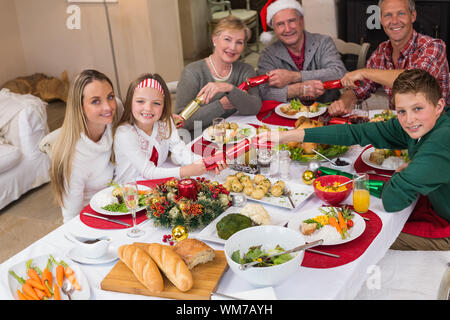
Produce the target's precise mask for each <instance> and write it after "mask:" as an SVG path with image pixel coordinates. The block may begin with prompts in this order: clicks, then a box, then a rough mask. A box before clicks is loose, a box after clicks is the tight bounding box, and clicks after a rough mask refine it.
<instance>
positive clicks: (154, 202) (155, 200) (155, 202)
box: [150, 198, 160, 204]
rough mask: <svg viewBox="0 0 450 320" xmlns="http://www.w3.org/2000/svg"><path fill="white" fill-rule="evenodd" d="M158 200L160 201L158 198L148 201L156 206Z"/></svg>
mask: <svg viewBox="0 0 450 320" xmlns="http://www.w3.org/2000/svg"><path fill="white" fill-rule="evenodd" d="M159 200H160V199H159V198H152V199H151V200H150V201H151V203H152V204H157V203H159V202H160V201H159Z"/></svg>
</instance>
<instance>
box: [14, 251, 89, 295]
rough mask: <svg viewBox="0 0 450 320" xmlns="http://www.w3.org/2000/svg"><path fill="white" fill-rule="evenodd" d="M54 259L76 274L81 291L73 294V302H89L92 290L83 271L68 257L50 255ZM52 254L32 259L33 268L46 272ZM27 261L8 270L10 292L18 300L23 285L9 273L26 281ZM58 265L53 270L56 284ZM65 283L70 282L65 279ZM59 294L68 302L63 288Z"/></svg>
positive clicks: (75, 291)
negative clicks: (67, 266) (62, 262)
mask: <svg viewBox="0 0 450 320" xmlns="http://www.w3.org/2000/svg"><path fill="white" fill-rule="evenodd" d="M50 254H51V255H52V256H53V258H55V260H56V261H58V262H59V261H60V260H64V262H66V263H67V264H68V265H69V267H71V268H72V270H73V272H74V273H75V277H76V279H77V281H78V283H79V284H80V287H81V290H79V291H78V290H74V292H73V294H72V299H73V300H88V299H89V298H90V296H91V289H90V287H89V282H88V280H87V278H86V276H85V275H84V273H83V272H82V271H81V269H80V267H78V266H77V265H76V264H75V262H73V261H72V260H70V259H69V258H67V257H64V256H62V257H61V256H59V255H57V254H52V253H50ZM50 254H46V255H42V256H38V257H31V259H32V263H31V265H32V266H37V267H39V269H41V270H44V269H45V267H46V266H47V261H48V258H49V257H50ZM28 260H29V259H27V260H26V261H28ZM26 261H22V262H20V263H18V264H16V265H14V266H13V267H11V268H9V270H8V275H7V276H8V284H9V290H10V293H11V296H12V297H13V298H14V299H16V300H18V299H19V297H18V295H17V289H19V290H21V289H22V285H21V284H20V283H19V282H18V281H17V280H16V279H15V278H14V277H13V276H12V275H10V274H9V271H10V270H12V271H14V272H15V273H16V274H17V275H18V276H19V277H22V278H24V279H27V278H28V275H27V271H26ZM55 270H56V265H55V264H53V268H52V270H51V271H52V274H53V283H56V277H55V276H56V271H55ZM64 281H68V280H67V279H65V280H64ZM52 290H53V286H52ZM59 292H60V294H61V299H62V300H68V297H67V296H66V295H65V294H64V293H63V292H62V290H61V288H59Z"/></svg>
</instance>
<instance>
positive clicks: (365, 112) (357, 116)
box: [349, 100, 369, 124]
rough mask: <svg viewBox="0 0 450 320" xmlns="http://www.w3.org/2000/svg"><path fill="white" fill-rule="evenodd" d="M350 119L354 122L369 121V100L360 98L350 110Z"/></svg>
mask: <svg viewBox="0 0 450 320" xmlns="http://www.w3.org/2000/svg"><path fill="white" fill-rule="evenodd" d="M349 120H350V122H351V123H352V124H358V123H364V122H369V106H368V105H367V101H365V100H359V101H357V102H356V104H355V106H354V107H353V110H352V111H351V112H350V117H349Z"/></svg>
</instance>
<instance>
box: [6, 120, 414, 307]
mask: <svg viewBox="0 0 450 320" xmlns="http://www.w3.org/2000/svg"><path fill="white" fill-rule="evenodd" d="M227 120H228V121H236V122H240V123H255V124H262V123H261V122H259V121H258V120H257V119H256V118H255V117H254V116H246V117H238V116H232V117H230V118H228V119H227ZM362 150H363V148H362V147H360V146H353V147H351V148H350V150H349V152H348V153H347V154H346V157H349V158H351V159H353V160H356V158H357V156H358V155H359V154H360V153H361V151H362ZM166 165H168V166H170V165H171V164H170V162H168V163H167V164H166ZM324 165H325V164H324ZM305 169H306V166H305V165H302V164H299V163H293V165H292V167H291V177H292V179H294V180H296V181H297V182H301V175H302V173H303V171H304V170H305ZM227 170H229V169H226V170H225V171H223V172H222V173H221V176H222V175H223V176H224V177H225V176H226V175H228V174H229V171H228V172H227ZM208 176H209V178H212V179H213V180H216V179H217V177H214V176H213V175H208ZM311 188H312V186H311ZM351 199H352V197H351V196H350V197H349V198H348V199H347V200H346V201H345V202H344V203H348V204H351ZM370 202H371V204H370V210H372V211H373V212H374V213H376V214H377V215H378V216H379V217H380V219H381V221H382V223H383V227H382V229H381V231H380V233H379V234H378V235H377V236H376V238H375V239H374V240H373V242H372V243H371V245H370V246H369V247H368V248H367V250H366V251H365V252H364V253H363V254H362V255H361V256H360V257H359V258H357V259H356V260H354V261H352V262H350V263H348V264H345V265H343V266H339V267H336V268H329V269H315V268H306V267H299V269H298V272H297V273H295V274H294V275H293V276H292V277H291V278H290V279H289V280H288V281H285V282H284V283H281V284H280V285H278V286H275V287H274V288H273V289H274V291H275V295H276V297H277V298H278V299H353V298H355V296H356V295H357V293H358V291H359V290H360V289H361V287H362V286H363V285H364V284H365V283H366V284H369V282H366V281H369V280H370V279H371V278H370V277H372V276H374V274H373V272H374V270H376V268H374V266H375V265H376V264H377V263H378V262H379V261H380V259H381V258H383V256H384V255H385V254H386V252H387V251H388V249H389V247H390V245H391V244H392V243H393V242H394V241H395V239H396V238H397V236H398V234H399V233H400V231H401V230H402V228H403V225H404V223H405V222H406V220H407V219H408V217H409V215H410V213H411V211H412V209H413V207H414V206H413V205H411V206H409V207H407V208H405V209H404V210H402V211H400V212H395V213H387V212H386V211H385V210H384V209H383V206H382V203H381V200H380V199H378V198H376V197H373V196H371V197H370ZM321 205H322V202H321V201H320V200H319V199H318V198H317V197H315V196H313V197H310V198H309V199H308V200H307V201H306V202H305V203H304V204H303V205H301V206H300V207H299V208H297V209H296V210H288V209H282V208H278V207H274V206H271V207H270V211H271V213H274V214H279V215H285V216H289V217H291V216H293V215H295V214H298V213H299V212H301V211H302V210H307V209H310V208H314V207H319V206H321ZM142 228H143V229H144V230H145V232H146V234H145V236H143V237H141V238H138V239H131V238H128V237H127V235H126V232H127V229H120V230H99V229H93V228H91V227H88V226H86V225H85V224H84V223H82V222H81V221H80V219H79V217H76V218H74V219H73V220H71V221H69V222H68V223H66V224H64V225H62V226H60V227H59V228H57V229H56V230H54V231H53V232H51V233H49V234H48V235H46V236H45V237H43V238H41V239H39V240H38V241H36V242H35V243H33V244H32V245H30V246H29V247H28V248H26V249H24V250H22V251H21V252H19V253H18V254H16V255H15V256H13V257H11V258H10V259H8V260H7V261H5V262H4V263H2V264H1V265H0V276H1V279H0V299H11V298H12V296H11V293H10V289H9V286H8V280H7V277H8V269H9V268H11V267H12V266H14V265H15V264H17V263H20V262H22V261H25V260H28V259H30V258H32V257H36V256H40V255H43V254H48V253H55V254H60V255H64V254H66V253H67V252H68V251H69V250H70V249H71V248H72V247H73V243H72V242H70V241H69V240H67V239H66V238H65V237H64V234H65V233H66V232H68V231H70V232H72V233H74V234H77V235H86V236H103V235H108V236H109V237H110V238H111V239H112V244H111V245H112V246H115V247H119V246H120V245H122V244H125V243H133V242H135V241H139V242H160V243H161V241H162V237H163V235H165V234H170V232H171V230H169V229H161V228H155V227H154V226H153V225H152V222H148V223H146V224H145V225H144V226H142ZM197 233H198V232H192V233H191V236H192V237H195V235H196V234H197ZM208 244H209V245H211V246H212V247H213V248H214V249H218V250H221V249H223V245H220V244H216V243H208ZM115 263H116V261H114V262H110V263H107V264H100V265H87V264H78V265H79V267H80V268H81V270H82V271H83V273H84V274H85V275H86V276H87V279H88V281H89V285H90V288H91V299H158V298H155V297H148V296H142V295H133V294H125V293H117V292H110V291H104V290H101V289H100V283H101V281H102V280H103V278H104V277H105V276H106V275H107V274H108V272H109V271H110V270H111V269H112V267H113V266H114V265H115ZM252 289H256V287H254V286H252V285H250V284H248V283H246V282H244V281H241V280H240V279H239V278H238V277H236V276H234V274H233V272H232V271H231V270H229V269H228V270H227V271H226V272H225V274H224V276H223V277H222V279H221V280H220V283H219V286H218V289H217V291H218V292H220V293H224V294H229V295H232V294H233V293H236V292H241V291H249V290H252Z"/></svg>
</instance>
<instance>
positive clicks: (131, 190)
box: [122, 181, 145, 238]
mask: <svg viewBox="0 0 450 320" xmlns="http://www.w3.org/2000/svg"><path fill="white" fill-rule="evenodd" d="M122 195H123V200H124V201H125V204H126V205H127V208H128V210H130V212H131V216H132V217H133V226H132V228H131V229H130V230H128V232H127V236H129V237H130V238H137V237H140V236H143V235H144V234H145V231H143V230H141V229H140V228H138V227H137V226H136V208H137V207H138V205H139V193H138V186H137V183H136V181H133V182H126V183H124V184H123V185H122Z"/></svg>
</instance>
